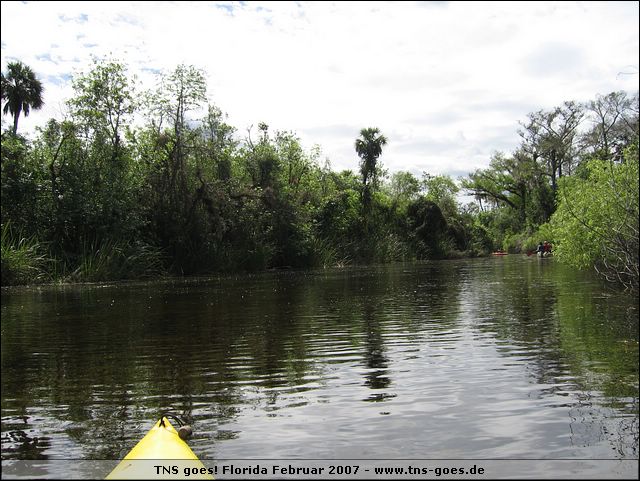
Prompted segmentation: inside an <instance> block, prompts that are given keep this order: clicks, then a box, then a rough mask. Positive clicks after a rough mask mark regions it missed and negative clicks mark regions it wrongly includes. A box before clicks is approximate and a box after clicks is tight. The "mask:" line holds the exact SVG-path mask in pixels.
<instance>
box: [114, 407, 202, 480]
mask: <svg viewBox="0 0 640 481" xmlns="http://www.w3.org/2000/svg"><path fill="white" fill-rule="evenodd" d="M138 460H156V461H158V460H159V461H165V460H187V461H190V462H188V463H186V464H185V466H188V467H189V468H194V467H195V468H197V469H198V470H200V468H204V471H203V474H207V470H206V468H205V466H204V465H203V464H202V463H201V462H200V460H199V459H198V457H197V456H196V455H195V454H194V452H193V451H192V450H191V448H190V447H189V445H188V444H187V443H185V442H184V440H182V439H181V438H180V436H179V435H178V431H176V429H175V428H174V427H173V426H172V425H171V423H170V422H169V420H168V419H167V418H166V417H163V418H161V419H160V420H158V422H157V423H156V424H155V426H153V427H152V428H151V429H150V430H149V432H148V433H147V434H146V435H145V436H144V437H143V438H142V439H141V440H140V441H138V444H136V445H135V446H134V447H133V449H131V451H129V453H128V454H127V455H126V456H125V457H124V458H123V459H122V461H121V462H120V463H119V464H118V465H117V466H116V467H115V468H114V470H113V471H111V473H109V475H108V476H107V477H106V479H153V477H149V476H150V475H152V474H155V473H153V472H149V471H148V470H149V467H150V465H149V463H144V462H141V463H137V462H136V461H138ZM153 464H158V463H153ZM170 464H172V465H175V464H176V463H174V462H172V463H170ZM183 464H184V463H183ZM180 470H182V469H180ZM141 471H142V472H141ZM158 474H159V473H158ZM139 476H142V477H141V478H140V477H139ZM192 477H195V478H199V479H213V476H211V475H207V476H205V478H202V477H201V476H192ZM163 479H167V478H166V477H164V478H163Z"/></svg>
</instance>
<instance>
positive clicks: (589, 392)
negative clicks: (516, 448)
mask: <svg viewBox="0 0 640 481" xmlns="http://www.w3.org/2000/svg"><path fill="white" fill-rule="evenodd" d="M491 267H492V268H490V269H488V272H487V275H486V276H485V277H484V279H481V278H479V277H474V278H473V279H472V282H470V283H468V285H467V286H466V287H465V288H464V292H465V296H468V297H474V298H476V299H477V302H476V303H471V302H468V303H467V305H469V306H473V309H474V310H473V312H470V313H469V314H468V316H469V317H470V318H472V319H481V320H482V321H480V322H478V323H477V324H476V326H475V327H476V329H477V330H478V331H479V332H482V333H486V334H491V335H492V336H494V337H495V338H497V339H500V340H506V341H507V344H506V345H503V346H502V347H501V348H500V349H498V351H499V352H500V353H501V354H502V355H504V356H514V357H516V358H521V357H522V356H523V355H526V356H527V357H528V360H527V364H526V368H527V370H528V372H529V373H530V375H531V377H532V378H533V382H534V387H532V389H535V384H541V385H547V386H549V385H551V386H549V387H545V388H540V389H537V390H536V392H537V393H538V395H539V396H540V397H547V396H554V395H558V394H559V393H560V394H562V395H563V396H567V399H566V401H567V402H566V403H565V405H566V406H567V407H568V408H569V416H570V419H571V421H570V432H571V434H570V436H571V441H570V442H571V444H572V445H573V446H583V447H584V446H593V445H596V444H598V443H602V442H608V443H610V444H611V446H612V448H613V449H614V450H615V451H616V453H618V455H619V456H621V457H633V456H637V454H638V323H637V309H636V308H635V307H633V308H632V309H631V311H633V312H632V314H635V316H634V317H633V318H631V317H630V314H629V313H630V312H631V311H630V308H629V305H630V304H632V305H634V306H635V305H636V304H637V301H635V303H634V300H633V299H630V298H628V297H626V296H624V295H615V294H613V293H609V294H607V293H605V292H603V290H602V287H601V284H600V283H599V282H596V283H590V282H588V280H585V278H584V275H583V274H582V273H580V272H576V271H574V270H567V269H564V268H562V267H561V266H554V263H553V262H548V263H540V262H534V263H529V264H528V265H525V266H523V265H522V263H513V262H503V263H495V264H494V265H493V266H491ZM498 297H499V299H498ZM567 391H570V394H569V395H568V394H567Z"/></svg>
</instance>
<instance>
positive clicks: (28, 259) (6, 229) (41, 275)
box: [0, 222, 51, 286]
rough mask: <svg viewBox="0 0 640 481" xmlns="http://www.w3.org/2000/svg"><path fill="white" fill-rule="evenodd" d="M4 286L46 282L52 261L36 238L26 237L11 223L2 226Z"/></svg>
mask: <svg viewBox="0 0 640 481" xmlns="http://www.w3.org/2000/svg"><path fill="white" fill-rule="evenodd" d="M0 244H1V250H2V254H1V257H2V268H1V271H2V273H1V275H2V285H3V286H7V285H21V284H31V283H38V282H44V281H46V280H48V279H49V277H50V276H49V274H48V272H47V267H48V264H50V262H51V259H49V257H48V256H47V255H45V254H44V253H43V251H44V247H43V245H42V244H41V243H40V242H38V240H37V239H36V238H35V237H33V236H32V237H25V236H24V235H22V233H21V232H20V231H17V230H15V229H14V228H13V226H12V225H11V223H10V222H7V223H5V224H4V225H3V226H2V234H1V240H0Z"/></svg>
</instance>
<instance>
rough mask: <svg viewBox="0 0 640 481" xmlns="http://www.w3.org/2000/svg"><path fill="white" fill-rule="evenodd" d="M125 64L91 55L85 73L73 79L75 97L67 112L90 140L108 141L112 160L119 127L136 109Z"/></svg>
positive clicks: (118, 141) (116, 150)
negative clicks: (89, 63) (91, 57)
mask: <svg viewBox="0 0 640 481" xmlns="http://www.w3.org/2000/svg"><path fill="white" fill-rule="evenodd" d="M126 70H127V69H126V66H124V65H123V64H121V63H119V62H116V61H114V60H102V61H98V59H96V58H94V59H93V67H92V69H91V70H90V71H89V73H86V74H82V75H79V76H78V77H77V78H76V79H75V80H74V81H73V88H74V90H75V94H76V95H75V97H74V98H72V99H71V100H70V101H69V106H70V107H71V112H72V114H73V117H74V118H75V119H76V121H77V122H78V124H79V125H81V126H83V128H84V129H85V131H86V133H87V135H88V136H91V137H92V138H93V140H99V141H104V142H106V143H108V144H109V147H110V148H109V149H105V150H111V155H110V157H111V158H112V160H115V159H116V158H117V157H118V155H119V153H120V148H121V144H122V131H123V130H124V128H125V127H126V125H127V122H128V120H129V117H130V116H131V115H132V114H133V112H134V111H135V109H136V104H137V102H136V101H135V98H136V93H135V91H134V89H133V88H132V85H131V82H130V81H129V79H128V78H127V76H126Z"/></svg>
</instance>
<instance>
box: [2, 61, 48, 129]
mask: <svg viewBox="0 0 640 481" xmlns="http://www.w3.org/2000/svg"><path fill="white" fill-rule="evenodd" d="M43 92H44V87H43V86H42V82H40V80H38V79H37V78H36V74H35V73H34V72H33V70H31V67H29V66H27V65H25V64H23V63H22V62H20V61H19V60H18V61H16V62H9V64H8V65H7V75H6V76H5V75H4V74H2V101H3V102H4V101H5V100H6V103H5V104H4V107H3V109H2V112H3V113H4V114H5V115H6V114H7V113H10V114H11V115H13V134H14V135H15V134H16V132H17V131H18V118H19V117H20V114H21V113H24V116H25V117H27V116H28V115H29V112H30V111H31V109H34V110H38V109H40V108H42V106H43V105H44V102H43V100H42V93H43Z"/></svg>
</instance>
